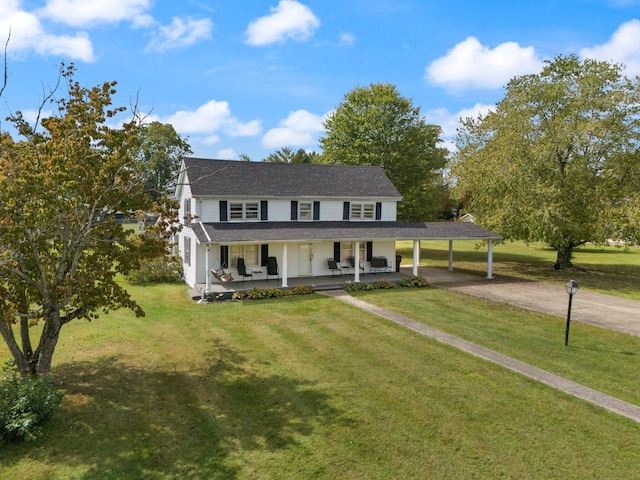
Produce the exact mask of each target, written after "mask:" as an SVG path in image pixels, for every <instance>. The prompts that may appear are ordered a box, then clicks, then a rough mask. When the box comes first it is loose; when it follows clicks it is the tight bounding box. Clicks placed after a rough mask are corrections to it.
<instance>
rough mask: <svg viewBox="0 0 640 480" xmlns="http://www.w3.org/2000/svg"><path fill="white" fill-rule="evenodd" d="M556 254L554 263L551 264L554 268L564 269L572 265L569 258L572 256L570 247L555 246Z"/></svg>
mask: <svg viewBox="0 0 640 480" xmlns="http://www.w3.org/2000/svg"><path fill="white" fill-rule="evenodd" d="M556 251H557V252H558V256H557V257H556V263H555V265H554V266H553V268H555V269H556V270H564V269H565V268H569V267H573V263H571V259H572V258H573V248H572V247H558V248H556Z"/></svg>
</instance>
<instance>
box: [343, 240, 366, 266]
mask: <svg viewBox="0 0 640 480" xmlns="http://www.w3.org/2000/svg"><path fill="white" fill-rule="evenodd" d="M355 248H356V244H355V242H354V243H347V242H342V243H341V244H340V249H341V256H340V263H342V265H349V257H353V256H354V255H353V252H354V250H355ZM364 248H365V242H360V255H359V258H360V265H362V264H363V263H364V259H365V255H364Z"/></svg>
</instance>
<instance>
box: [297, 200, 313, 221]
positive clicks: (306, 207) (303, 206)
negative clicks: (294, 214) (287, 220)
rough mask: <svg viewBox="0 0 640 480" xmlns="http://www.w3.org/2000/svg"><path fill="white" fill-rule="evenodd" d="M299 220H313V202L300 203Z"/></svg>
mask: <svg viewBox="0 0 640 480" xmlns="http://www.w3.org/2000/svg"><path fill="white" fill-rule="evenodd" d="M298 220H303V221H305V220H306V221H311V220H313V202H299V203H298Z"/></svg>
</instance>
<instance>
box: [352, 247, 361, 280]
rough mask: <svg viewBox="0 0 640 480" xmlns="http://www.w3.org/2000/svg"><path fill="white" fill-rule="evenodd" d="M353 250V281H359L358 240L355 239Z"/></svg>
mask: <svg viewBox="0 0 640 480" xmlns="http://www.w3.org/2000/svg"><path fill="white" fill-rule="evenodd" d="M354 250H355V252H354V253H353V268H354V270H355V271H354V272H353V281H354V282H356V283H357V282H359V281H360V242H358V241H356V244H355V248H354Z"/></svg>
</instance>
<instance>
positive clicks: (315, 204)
mask: <svg viewBox="0 0 640 480" xmlns="http://www.w3.org/2000/svg"><path fill="white" fill-rule="evenodd" d="M313 219H314V220H316V221H318V220H320V202H313Z"/></svg>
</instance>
